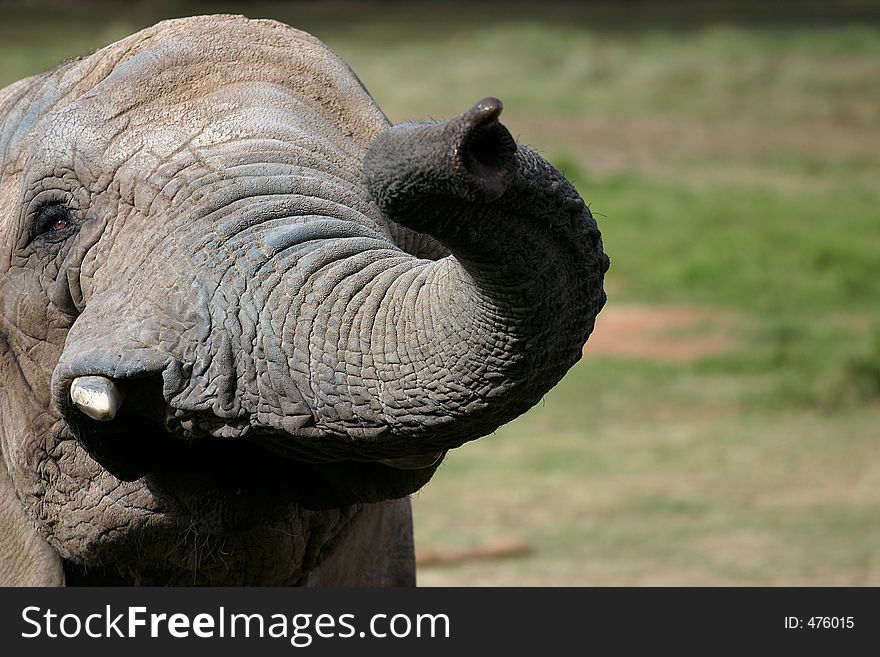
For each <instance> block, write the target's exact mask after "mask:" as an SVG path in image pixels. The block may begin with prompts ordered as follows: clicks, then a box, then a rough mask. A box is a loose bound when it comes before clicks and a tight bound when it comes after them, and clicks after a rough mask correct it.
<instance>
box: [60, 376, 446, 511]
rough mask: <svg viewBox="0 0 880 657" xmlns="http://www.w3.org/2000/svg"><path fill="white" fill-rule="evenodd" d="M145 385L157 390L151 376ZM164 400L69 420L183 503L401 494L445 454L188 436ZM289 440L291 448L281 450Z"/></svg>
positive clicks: (304, 501)
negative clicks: (320, 449) (376, 453)
mask: <svg viewBox="0 0 880 657" xmlns="http://www.w3.org/2000/svg"><path fill="white" fill-rule="evenodd" d="M141 385H142V387H143V388H152V389H153V390H155V389H156V386H155V385H154V384H153V383H150V382H148V383H146V384H141ZM134 398H135V399H141V400H144V399H147V396H145V395H135V396H134ZM158 403H159V402H157V400H154V403H152V404H150V403H149V402H147V403H141V404H135V403H129V402H126V404H124V405H123V406H122V408H121V409H120V410H119V412H118V413H117V414H116V416H115V417H114V418H113V420H112V421H108V422H101V421H94V420H92V419H90V418H87V417H85V416H84V415H81V414H78V413H77V412H75V411H73V412H71V413H70V414H68V422H69V424H70V425H71V428H72V429H73V432H74V435H75V436H76V438H77V441H78V442H79V444H80V446H81V447H82V448H83V449H84V450H85V451H86V452H87V453H88V454H89V456H90V457H91V458H92V459H93V460H94V461H96V462H97V463H98V464H100V465H101V466H102V467H103V468H104V469H105V470H107V471H108V472H109V473H110V474H111V475H113V476H114V477H116V478H117V479H119V480H121V481H126V482H142V484H143V485H144V486H146V487H148V488H150V489H151V490H152V491H153V492H154V493H156V494H157V495H158V496H160V497H168V498H173V499H174V500H175V501H176V502H177V503H178V504H176V505H177V506H179V504H180V503H182V504H183V505H184V506H187V507H192V506H198V505H199V504H201V500H203V499H205V496H206V495H208V496H209V497H210V498H211V499H212V500H213V501H214V503H217V502H221V503H222V502H223V501H226V502H227V506H228V507H229V508H237V507H238V506H239V505H241V504H242V503H243V504H244V505H245V507H247V508H245V507H242V511H241V513H242V514H244V515H247V514H248V513H250V514H252V513H253V508H251V507H252V506H253V505H254V504H256V505H260V506H261V507H265V506H266V505H270V506H272V507H275V506H278V505H289V504H290V503H294V504H297V505H299V506H301V507H304V508H307V509H314V510H320V509H327V508H338V507H343V506H348V505H351V504H360V503H367V502H379V501H382V500H387V499H396V498H400V497H404V496H406V495H409V494H411V493H414V492H415V491H417V490H418V489H419V488H421V487H422V486H424V485H425V484H426V483H427V482H428V480H429V479H430V478H431V476H432V475H433V474H434V471H435V470H436V468H437V467H438V465H439V462H440V461H441V460H442V457H443V454H444V453H443V452H436V453H432V454H426V455H417V456H403V457H400V458H385V459H373V460H355V458H351V459H349V458H344V456H343V455H339V454H336V455H334V456H332V457H328V456H327V455H326V454H319V453H316V452H314V451H310V450H309V449H308V448H307V447H303V446H298V444H297V440H296V438H295V437H294V436H289V435H285V436H283V437H282V436H279V435H278V432H270V431H260V430H252V431H248V432H247V434H246V437H233V438H222V437H215V436H206V437H201V438H198V439H188V440H187V439H182V438H181V437H180V435H179V434H178V433H177V432H175V431H174V428H173V426H171V425H169V424H168V423H167V421H166V419H165V418H166V415H165V414H164V413H163V412H161V411H160V409H158V408H157V404H158ZM68 410H69V411H70V410H71V409H68ZM281 438H283V440H281ZM282 443H283V444H284V445H285V448H284V449H281V448H279V444H282ZM358 458H360V457H358ZM232 515H233V516H234V515H236V513H235V512H233V513H232ZM235 524H238V523H235Z"/></svg>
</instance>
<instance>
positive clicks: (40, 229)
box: [33, 203, 76, 242]
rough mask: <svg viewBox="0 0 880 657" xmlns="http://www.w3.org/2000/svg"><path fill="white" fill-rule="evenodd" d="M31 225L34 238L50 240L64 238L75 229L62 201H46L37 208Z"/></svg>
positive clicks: (55, 240) (67, 209) (74, 224)
mask: <svg viewBox="0 0 880 657" xmlns="http://www.w3.org/2000/svg"><path fill="white" fill-rule="evenodd" d="M33 226H34V232H33V235H34V237H35V238H40V239H44V240H47V241H50V242H60V241H62V240H65V239H67V238H68V237H69V236H70V235H71V234H72V233H73V232H74V230H75V229H76V223H75V222H74V220H73V217H72V216H71V213H70V209H69V208H68V207H67V206H66V205H64V204H63V203H47V204H46V205H43V206H41V207H40V208H38V209H37V211H36V213H35V216H34V223H33Z"/></svg>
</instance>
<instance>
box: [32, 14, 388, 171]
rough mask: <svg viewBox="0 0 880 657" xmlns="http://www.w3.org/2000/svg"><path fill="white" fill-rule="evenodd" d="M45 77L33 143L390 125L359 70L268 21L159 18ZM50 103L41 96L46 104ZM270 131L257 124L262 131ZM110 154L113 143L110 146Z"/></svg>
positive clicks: (58, 152)
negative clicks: (47, 93)
mask: <svg viewBox="0 0 880 657" xmlns="http://www.w3.org/2000/svg"><path fill="white" fill-rule="evenodd" d="M47 82H48V83H49V84H50V85H53V84H60V85H61V86H65V83H67V84H70V86H71V88H69V89H60V90H56V92H60V93H55V94H53V96H55V99H57V102H56V103H54V107H53V108H52V111H51V112H49V113H48V114H44V123H43V127H42V130H40V131H39V132H40V133H42V135H41V136H42V138H41V139H38V140H37V143H36V144H35V145H37V146H38V148H39V151H40V154H41V155H42V156H44V157H55V158H57V157H59V156H63V155H64V154H70V153H72V152H80V153H86V154H89V153H90V151H93V150H94V151H98V152H100V153H101V154H102V155H105V154H108V153H107V151H108V150H109V151H112V150H113V149H111V148H110V147H109V145H110V144H113V145H114V147H115V150H116V151H118V152H119V154H120V155H123V156H124V157H129V156H130V155H131V153H132V152H133V151H137V150H141V149H147V150H151V151H154V152H156V153H157V154H159V155H162V154H163V151H168V150H171V151H173V150H176V149H179V148H181V147H182V146H194V147H198V146H199V145H211V144H216V143H220V142H222V141H225V140H230V139H235V138H240V137H247V136H267V137H271V138H282V139H284V138H287V137H289V136H290V135H289V134H285V133H284V131H282V134H271V132H272V127H273V126H274V127H276V128H277V127H278V126H283V125H286V126H287V133H290V132H291V131H292V133H293V134H299V135H312V136H314V137H316V138H318V139H320V138H325V139H331V140H334V141H338V140H339V137H340V135H344V136H345V138H346V139H347V140H348V141H350V142H351V143H352V144H353V145H355V146H356V147H357V148H358V149H363V148H365V147H366V145H367V144H368V143H369V142H370V141H371V140H372V139H373V138H374V137H375V136H376V135H377V134H379V133H380V132H382V131H383V130H384V129H386V128H387V126H388V121H387V119H386V118H385V117H384V115H383V114H382V112H381V111H380V110H379V109H378V107H376V105H375V103H374V102H373V100H372V99H371V97H370V96H369V94H368V93H367V92H366V91H365V90H364V88H363V86H362V85H361V83H360V81H359V80H358V79H357V77H356V76H355V75H354V74H353V73H352V72H351V70H350V69H349V68H348V66H347V65H346V64H345V63H344V62H342V60H341V59H339V58H338V57H337V56H336V55H335V54H334V53H333V52H332V51H331V50H330V49H329V48H327V47H326V46H325V45H324V44H322V43H321V42H320V41H318V40H317V39H315V38H314V37H312V36H310V35H308V34H306V33H304V32H301V31H299V30H296V29H294V28H291V27H288V26H285V25H282V24H280V23H275V22H273V21H250V20H247V19H244V18H241V17H228V16H226V17H196V18H189V19H180V20H174V21H165V22H163V23H159V24H158V25H156V26H154V27H152V28H149V29H147V30H144V31H142V32H139V33H138V34H135V35H133V36H132V37H129V38H127V39H123V40H122V41H119V42H117V43H115V44H112V45H110V46H107V47H106V48H104V49H102V50H99V51H98V52H96V53H94V54H93V55H91V56H89V57H86V58H84V59H82V60H80V61H78V62H75V63H74V64H73V65H71V68H70V69H69V70H67V71H65V73H64V74H63V75H62V76H55V77H53V78H51V79H50V80H48V81H47ZM42 105H43V108H44V109H45V104H42ZM267 127H268V130H269V134H262V135H258V134H257V133H258V132H259V131H263V132H264V133H265V132H266V130H267ZM32 136H34V135H33V133H32ZM109 154H110V155H112V153H109Z"/></svg>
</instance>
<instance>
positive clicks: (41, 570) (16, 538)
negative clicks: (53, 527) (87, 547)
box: [0, 453, 64, 586]
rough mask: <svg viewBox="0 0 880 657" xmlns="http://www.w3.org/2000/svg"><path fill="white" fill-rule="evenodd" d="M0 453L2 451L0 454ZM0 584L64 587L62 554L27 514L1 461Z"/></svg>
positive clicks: (0, 454)
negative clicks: (43, 535)
mask: <svg viewBox="0 0 880 657" xmlns="http://www.w3.org/2000/svg"><path fill="white" fill-rule="evenodd" d="M0 456H2V453H0ZM0 586H64V568H63V566H62V564H61V557H60V556H58V553H57V552H55V550H53V549H52V548H51V547H50V546H49V544H48V543H47V542H46V540H45V539H44V538H43V537H42V536H40V534H39V533H38V532H37V530H36V528H35V527H34V524H33V523H32V522H31V521H30V519H29V518H28V517H27V514H26V513H25V512H24V509H22V508H21V503H20V502H19V501H18V496H17V495H16V494H15V489H14V488H13V486H12V481H11V480H10V478H9V473H7V472H6V468H5V467H4V466H3V464H2V461H0Z"/></svg>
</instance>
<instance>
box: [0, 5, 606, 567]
mask: <svg viewBox="0 0 880 657" xmlns="http://www.w3.org/2000/svg"><path fill="white" fill-rule="evenodd" d="M501 109H502V108H501V103H500V101H498V100H496V99H493V98H487V99H484V100H482V101H480V102H478V103H477V104H475V105H474V106H473V107H472V108H471V109H469V110H468V111H466V112H465V113H464V114H462V115H460V116H459V117H457V118H454V119H452V120H450V121H448V122H438V123H411V124H401V125H395V126H391V125H390V124H389V122H388V120H387V119H386V118H385V116H384V115H383V114H382V112H381V111H380V110H379V109H378V108H377V107H376V105H375V104H374V102H373V100H372V99H371V97H370V96H369V94H368V93H367V92H366V91H365V89H364V88H363V86H362V85H361V83H360V82H359V81H358V79H357V78H356V77H355V75H354V74H353V73H352V72H351V71H350V69H349V68H348V67H347V66H346V65H345V63H343V62H342V61H341V60H340V59H339V58H338V57H337V56H335V55H334V54H333V53H332V52H331V51H330V50H328V48H327V47H326V46H324V45H323V44H322V43H321V42H319V41H318V40H317V39H315V38H313V37H311V36H309V35H307V34H305V33H303V32H300V31H297V30H295V29H293V28H290V27H287V26H285V25H282V24H280V23H276V22H272V21H249V20H247V19H244V18H242V17H232V16H223V17H197V18H190V19H181V20H174V21H166V22H163V23H160V24H158V25H156V26H155V27H152V28H149V29H147V30H144V31H142V32H139V33H137V34H135V35H133V36H131V37H129V38H127V39H124V40H122V41H120V42H118V43H116V44H113V45H111V46H108V47H106V48H104V49H103V50H100V51H98V52H96V53H94V54H92V55H90V56H88V57H85V58H81V59H78V60H74V61H69V62H66V63H64V64H62V65H60V66H59V67H57V68H56V69H54V70H52V71H50V72H48V73H46V74H43V75H40V76H36V77H33V78H29V79H26V80H23V81H21V82H18V83H16V84H13V85H12V86H10V87H8V88H6V89H5V90H3V91H0V243H2V252H0V381H2V391H0V438H2V454H3V464H4V465H3V467H2V468H0V470H2V472H0V483H2V486H0V488H2V489H3V491H6V492H9V491H14V495H15V497H16V501H15V502H10V501H8V500H7V501H4V505H8V504H12V505H13V506H11V507H9V508H7V510H6V513H7V514H8V515H9V518H6V519H3V518H0V522H5V523H7V524H8V525H10V524H11V525H14V526H15V527H16V528H17V529H16V530H15V531H17V532H18V533H17V534H16V535H17V536H19V539H18V543H19V544H20V545H28V546H30V548H31V551H30V554H31V557H29V558H31V559H32V560H33V559H36V560H37V561H40V560H42V561H40V562H41V563H42V564H43V566H42V568H43V571H42V572H44V573H48V574H47V575H45V577H44V579H43V580H40V578H39V577H36V578H34V579H35V581H58V580H60V578H62V577H63V574H66V577H67V579H68V582H73V581H79V580H82V579H83V578H84V577H86V576H88V575H89V574H91V576H92V577H93V581H124V582H130V583H172V584H173V583H184V584H191V583H234V584H255V583H263V584H293V583H297V582H302V581H304V578H305V577H307V575H308V574H309V573H310V572H312V571H314V570H315V569H316V568H317V567H318V566H319V564H321V563H323V562H324V561H326V560H327V559H329V558H330V555H332V553H333V550H334V549H335V550H341V549H342V548H340V547H339V546H340V545H344V544H346V542H348V543H352V542H353V541H358V540H360V541H361V543H360V547H359V548H358V550H357V552H358V553H359V554H361V555H362V556H361V557H360V558H361V559H362V560H364V559H366V557H364V556H363V555H367V554H368V553H369V552H370V550H371V549H372V550H374V551H376V552H380V551H382V550H384V549H388V546H387V545H386V544H383V543H382V541H383V540H384V541H386V542H388V541H390V543H393V544H395V545H402V546H404V547H403V549H404V552H405V551H406V549H408V548H407V546H409V548H411V544H410V543H408V541H409V540H410V539H407V537H406V535H405V534H406V532H407V531H409V530H408V527H407V524H406V523H407V517H406V512H405V508H404V507H402V506H400V505H398V506H397V507H394V508H397V509H398V510H400V509H404V510H403V511H400V513H397V515H395V514H394V513H392V514H391V515H388V514H387V513H386V515H385V516H382V517H379V516H381V514H379V515H377V514H378V513H379V512H378V511H377V509H386V510H387V509H388V508H390V507H388V506H387V504H388V503H386V502H385V501H387V500H401V499H405V498H406V496H407V495H408V494H410V493H412V492H414V491H416V490H417V489H419V488H420V487H421V486H423V485H424V484H425V483H426V482H427V481H428V480H429V479H430V477H431V476H432V475H433V473H434V471H435V469H436V468H437V465H438V462H439V461H440V460H441V459H442V456H443V454H444V453H445V452H446V450H448V449H451V448H455V447H457V446H460V445H462V444H463V443H465V442H467V441H470V440H473V439H475V438H479V437H481V436H484V435H486V434H489V433H491V432H492V431H494V430H495V429H496V428H497V427H499V426H500V425H502V424H504V423H506V422H508V421H510V420H511V419H513V418H515V417H517V416H518V415H520V414H521V413H523V412H525V411H526V410H527V409H529V408H530V407H531V406H533V405H534V404H535V403H536V402H537V401H538V400H539V399H540V397H541V396H542V395H543V394H544V393H546V392H547V391H548V390H549V389H550V388H551V387H553V386H554V385H555V384H556V383H557V382H558V381H559V380H560V378H561V377H562V376H563V375H564V374H565V372H566V371H567V370H568V369H569V368H570V367H571V366H572V365H573V364H574V363H575V362H576V361H577V360H578V359H579V358H580V355H581V349H582V346H583V344H584V342H585V341H586V339H587V337H588V336H589V334H590V332H591V331H592V328H593V323H594V320H595V317H596V314H597V313H598V312H599V310H600V309H601V307H602V305H603V304H604V302H605V294H604V292H603V288H602V281H603V277H604V274H605V272H606V270H607V268H608V259H607V257H606V256H605V254H604V253H603V250H602V242H601V239H600V235H599V232H598V230H597V227H596V224H595V222H594V220H593V218H592V216H591V214H590V212H589V209H588V208H587V206H586V205H585V203H584V202H583V200H582V199H581V198H580V196H578V194H577V192H576V191H575V190H574V188H573V187H572V186H571V185H570V184H569V183H568V182H567V181H566V180H565V178H564V177H563V176H562V175H561V174H560V173H559V172H558V171H556V170H555V169H554V168H553V167H552V166H550V165H549V164H548V163H547V162H545V161H544V160H543V159H542V158H541V157H540V156H539V155H537V154H536V153H534V152H533V151H531V150H529V149H528V148H526V147H524V146H521V145H518V144H517V143H516V142H515V141H514V139H513V138H512V137H511V135H510V133H509V132H508V131H507V129H506V128H505V127H504V126H503V125H502V124H501V123H500V122H499V115H500V113H501ZM383 505H386V506H383ZM383 513H384V512H383ZM370 514H372V516H370ZM368 516H370V517H372V518H374V520H375V522H373V524H372V525H371V526H372V527H373V529H368V528H365V526H366V525H365V524H364V523H365V522H366V521H363V518H366V517H368ZM358 523H360V525H359V524H358ZM377 523H378V524H377ZM380 525H381V527H380ZM358 527H360V529H358ZM377 527H379V529H377ZM383 532H385V533H388V532H390V533H391V534H395V533H397V534H400V535H396V536H395V537H392V538H388V537H387V536H386V537H385V538H384V539H383V538H382V537H381V534H382V533H383ZM358 533H360V539H359V538H358ZM10 535H12V534H10ZM9 540H12V539H9ZM390 543H389V544H390ZM34 554H36V555H37V556H36V557H34V556H33V555H34ZM404 560H405V559H404ZM367 561H369V559H367ZM361 565H362V567H363V568H368V567H382V566H375V565H374V566H369V564H366V563H364V564H354V565H350V568H353V569H355V570H356V569H358V568H360V567H361ZM9 568H10V566H7V570H9ZM19 568H21V566H19ZM59 573H63V574H62V575H59ZM101 578H106V579H103V580H102V579H101ZM12 579H14V578H12Z"/></svg>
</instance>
